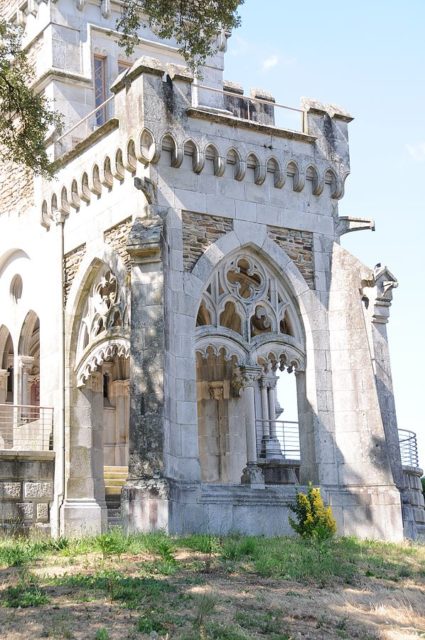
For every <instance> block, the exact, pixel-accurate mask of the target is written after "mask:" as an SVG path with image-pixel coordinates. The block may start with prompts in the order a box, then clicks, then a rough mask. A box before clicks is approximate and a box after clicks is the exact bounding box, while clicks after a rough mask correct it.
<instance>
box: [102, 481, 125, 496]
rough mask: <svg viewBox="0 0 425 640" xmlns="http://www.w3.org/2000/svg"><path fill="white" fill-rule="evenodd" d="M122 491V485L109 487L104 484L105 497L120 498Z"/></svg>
mask: <svg viewBox="0 0 425 640" xmlns="http://www.w3.org/2000/svg"><path fill="white" fill-rule="evenodd" d="M121 490H122V484H120V485H118V486H117V487H111V486H108V485H106V484H105V496H120V495H121Z"/></svg>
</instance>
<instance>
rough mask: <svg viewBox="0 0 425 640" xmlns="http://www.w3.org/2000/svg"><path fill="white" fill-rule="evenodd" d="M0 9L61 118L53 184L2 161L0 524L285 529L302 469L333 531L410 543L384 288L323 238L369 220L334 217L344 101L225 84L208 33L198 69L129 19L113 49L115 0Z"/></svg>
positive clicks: (413, 473)
mask: <svg viewBox="0 0 425 640" xmlns="http://www.w3.org/2000/svg"><path fill="white" fill-rule="evenodd" d="M1 5H2V8H3V14H4V15H6V17H7V18H8V19H11V20H16V21H17V22H18V23H19V24H21V25H23V26H24V28H25V44H26V46H28V47H29V51H30V55H31V57H32V59H33V61H34V66H35V71H36V81H35V82H36V87H37V88H38V89H39V90H43V91H44V92H45V94H46V95H47V96H48V97H49V98H50V99H52V100H54V101H55V107H56V108H57V109H58V110H59V111H61V112H62V113H63V114H64V120H65V126H64V131H63V133H59V132H55V131H52V135H51V137H50V139H49V140H48V144H49V153H51V156H52V158H53V159H54V160H55V162H56V176H55V179H53V180H52V181H47V180H44V179H42V178H40V177H37V176H33V175H32V174H31V173H30V172H28V171H26V170H24V169H22V168H21V167H17V166H13V165H7V166H6V165H2V176H1V180H0V208H1V215H0V300H1V305H0V521H1V523H2V525H3V526H4V527H13V526H15V525H16V524H18V525H19V526H22V525H23V526H26V527H30V526H35V527H41V528H48V529H50V530H51V532H52V534H53V535H58V534H59V533H63V534H65V535H73V534H81V533H95V532H100V531H103V530H105V528H106V527H107V524H108V520H109V522H110V523H117V522H118V523H119V522H122V524H123V526H124V527H125V528H126V529H127V530H129V531H136V530H142V531H147V530H155V529H165V530H167V531H169V532H171V533H182V532H190V531H204V532H205V531H209V532H216V533H226V532H230V531H240V532H245V533H255V534H257V533H258V534H266V535H276V534H287V533H290V528H289V526H288V504H289V503H290V502H291V501H292V500H293V497H294V495H295V492H296V489H297V488H298V487H299V486H301V487H304V486H305V485H306V484H307V483H308V482H309V481H311V482H313V483H314V484H316V485H318V486H320V487H321V489H322V493H323V495H324V497H325V499H326V501H327V502H328V503H329V504H331V505H332V508H333V511H334V514H335V516H336V519H337V522H338V528H339V532H340V533H341V534H355V535H359V536H367V537H376V538H384V539H387V540H398V539H401V538H402V537H403V528H404V534H405V535H408V536H410V537H416V536H417V535H418V534H419V533H420V532H421V531H423V529H424V522H425V511H424V508H423V500H422V494H421V493H420V490H419V487H420V484H419V477H420V475H421V470H420V469H419V468H418V461H417V455H416V456H415V436H414V434H410V433H407V432H403V433H402V435H401V438H400V435H399V432H398V427H397V421H396V414H395V406H394V398H393V392H392V382H391V369H390V362H389V352H388V342H387V333H386V323H387V321H388V316H389V309H390V305H391V299H392V294H393V290H394V288H395V287H396V286H397V281H396V279H395V278H394V276H393V275H392V274H391V272H390V271H389V270H388V269H387V268H386V267H381V266H377V267H375V268H374V269H371V268H369V267H367V266H365V265H363V264H361V263H360V262H359V261H358V260H357V259H356V258H355V257H354V256H352V255H351V254H350V253H349V252H348V251H346V250H345V249H344V248H343V247H342V246H341V244H340V238H341V236H342V235H343V234H345V233H347V232H351V231H355V230H361V229H371V228H373V222H372V221H370V220H365V219H361V218H349V217H340V216H339V215H338V202H339V200H340V199H341V198H342V196H343V193H344V183H345V179H346V177H347V175H348V173H349V169H350V167H349V150H348V125H349V123H350V121H351V117H350V115H348V113H346V112H345V111H343V110H341V109H340V108H337V107H334V106H331V105H323V104H320V103H318V102H316V101H314V100H303V101H302V104H301V107H300V108H299V109H295V110H291V111H288V110H287V109H285V108H283V107H282V106H281V105H279V104H277V103H276V102H275V100H274V98H273V97H272V96H271V95H270V94H268V93H267V92H264V91H260V90H251V92H250V94H249V96H246V95H245V94H244V92H243V89H242V88H241V87H240V86H239V85H238V84H235V83H231V82H226V81H224V79H223V77H224V76H223V67H224V64H223V61H224V54H225V50H226V40H227V35H228V34H224V33H223V34H221V35H220V36H219V38H218V41H217V53H216V54H215V55H214V56H212V57H211V58H210V59H209V60H208V61H207V63H206V64H205V66H204V68H203V74H202V80H199V79H194V78H193V76H192V74H191V73H190V71H189V70H188V69H187V68H186V67H185V65H184V64H183V61H182V59H181V58H180V56H179V54H178V51H177V49H176V47H175V46H174V44H173V43H172V42H162V41H159V39H158V38H157V37H156V36H155V34H153V33H152V32H151V31H150V30H149V29H147V28H146V29H143V30H142V31H141V40H140V44H139V46H138V47H137V50H136V51H135V54H134V56H133V57H132V58H131V59H127V58H125V57H124V54H123V52H122V50H121V49H120V48H119V46H118V44H117V34H116V32H115V31H114V29H115V23H116V18H117V16H118V15H119V14H118V12H119V7H120V5H119V3H118V2H114V1H113V0H56V1H53V0H15V1H14V2H8V3H6V2H4V1H3V2H2V3H1ZM291 396H292V397H291ZM289 403H292V406H293V407H296V416H295V419H292V420H290V419H285V418H286V416H287V415H288V406H287V405H288V404H289ZM400 439H401V448H400V444H399V440H400Z"/></svg>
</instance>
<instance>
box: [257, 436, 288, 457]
mask: <svg viewBox="0 0 425 640" xmlns="http://www.w3.org/2000/svg"><path fill="white" fill-rule="evenodd" d="M263 452H264V457H265V459H266V461H267V462H272V461H275V460H276V461H277V460H284V459H285V458H284V456H283V454H282V449H281V447H280V442H279V440H278V439H277V438H274V437H270V438H267V440H264V441H263V447H262V453H263Z"/></svg>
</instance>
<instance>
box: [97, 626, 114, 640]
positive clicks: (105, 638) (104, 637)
mask: <svg viewBox="0 0 425 640" xmlns="http://www.w3.org/2000/svg"><path fill="white" fill-rule="evenodd" d="M109 638H110V635H109V633H108V631H107V630H106V629H105V628H104V627H102V629H98V630H97V632H96V635H95V637H94V640H109Z"/></svg>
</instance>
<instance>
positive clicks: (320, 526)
mask: <svg viewBox="0 0 425 640" xmlns="http://www.w3.org/2000/svg"><path fill="white" fill-rule="evenodd" d="M289 508H290V509H291V511H293V512H294V513H295V515H296V518H297V519H296V520H294V519H293V518H291V517H290V518H289V523H290V525H291V527H292V528H293V529H294V531H296V532H297V533H298V534H299V535H300V536H301V537H302V538H314V539H316V540H318V541H322V540H327V539H329V538H332V537H333V536H334V535H335V533H336V522H335V518H334V517H333V514H332V509H331V507H325V505H324V504H323V499H322V496H321V495H320V489H318V488H314V487H313V485H312V484H311V482H310V484H309V487H308V491H307V494H305V493H301V492H297V497H296V501H295V504H292V505H290V506H289Z"/></svg>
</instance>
